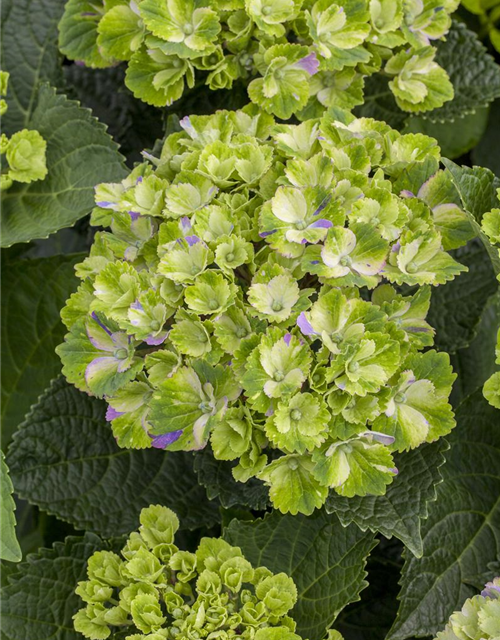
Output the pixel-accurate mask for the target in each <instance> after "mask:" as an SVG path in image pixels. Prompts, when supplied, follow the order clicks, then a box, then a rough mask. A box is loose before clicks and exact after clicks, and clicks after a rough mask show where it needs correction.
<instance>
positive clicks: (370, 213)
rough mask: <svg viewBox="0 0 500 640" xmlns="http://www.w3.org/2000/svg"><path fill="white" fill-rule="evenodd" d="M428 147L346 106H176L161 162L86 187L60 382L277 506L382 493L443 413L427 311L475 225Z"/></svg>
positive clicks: (443, 366) (137, 442) (450, 377)
mask: <svg viewBox="0 0 500 640" xmlns="http://www.w3.org/2000/svg"><path fill="white" fill-rule="evenodd" d="M252 6H254V5H252ZM263 6H264V5H263ZM266 6H267V5H266ZM255 7H257V8H258V7H260V5H257V4H255ZM283 7H284V8H283V11H285V10H288V9H287V8H289V9H290V10H292V5H291V4H287V3H285V4H284V5H283ZM257 8H256V9H255V10H256V11H257ZM259 11H260V9H259ZM263 15H267V14H265V13H264V14H263ZM266 24H267V23H266ZM269 24H275V23H273V22H270V23H269ZM276 24H277V23H276ZM439 157H440V156H439V148H438V147H437V145H436V142H435V141H434V140H432V138H428V137H427V136H423V135H420V134H419V135H418V136H415V135H414V134H408V135H401V134H399V133H397V132H396V131H393V130H392V129H390V128H389V127H388V126H387V125H385V124H383V123H379V122H376V121H373V120H369V119H355V118H353V117H352V116H350V115H349V114H347V113H346V112H340V111H339V112H337V113H336V115H332V114H330V115H325V116H324V117H323V118H321V119H319V120H311V121H307V122H305V123H303V124H300V125H276V124H275V123H274V120H273V118H272V117H271V116H269V115H268V114H266V113H264V112H262V111H259V110H258V109H257V108H256V107H255V106H254V105H251V106H249V107H247V108H245V109H243V110H242V111H236V112H219V113H216V114H215V115H213V116H192V117H190V118H188V119H184V121H183V122H182V130H181V131H179V132H176V133H173V134H171V135H170V136H169V137H168V138H167V140H166V141H165V143H164V146H163V149H162V152H161V155H160V157H159V158H155V159H153V162H145V163H143V164H142V165H140V166H138V167H136V168H135V169H134V170H133V171H132V172H131V173H130V175H129V176H128V177H127V178H126V179H125V180H124V181H123V182H122V183H120V184H104V185H99V186H98V187H97V189H96V204H97V207H96V209H95V210H94V213H93V217H92V220H93V223H94V224H96V225H98V226H101V227H104V229H103V230H100V231H98V232H97V234H96V236H95V242H94V245H93V247H92V249H91V252H90V255H89V257H88V258H86V259H85V260H84V261H83V262H82V263H81V264H79V265H77V267H76V270H77V274H78V275H79V276H80V277H81V279H82V284H81V286H80V288H79V289H78V291H77V292H76V293H75V294H74V295H73V296H72V297H71V298H70V300H69V301H68V303H67V306H66V308H65V309H64V311H63V314H62V316H63V320H64V322H65V323H66V326H67V328H68V334H67V336H66V339H65V342H64V343H63V344H62V345H61V346H60V347H59V348H58V352H59V354H60V356H61V359H62V361H63V365H64V369H63V371H64V373H65V375H66V377H67V378H68V380H69V381H70V382H71V383H73V384H74V385H76V386H77V387H78V388H79V389H81V390H82V391H84V392H86V393H90V394H93V395H96V396H98V397H104V398H105V399H106V401H107V402H108V404H109V411H108V419H109V421H110V422H111V428H112V429H113V432H114V435H115V437H116V439H117V441H118V443H119V444H120V446H124V447H132V448H144V447H156V448H163V449H166V450H172V451H175V450H188V451H189V450H193V451H199V450H201V449H204V448H205V447H211V448H212V450H213V453H214V455H215V457H216V458H217V459H219V460H224V461H231V464H232V466H233V469H232V470H233V475H234V478H235V479H236V480H238V481H241V482H246V481H247V480H248V479H249V478H251V477H258V478H260V479H261V480H262V481H263V482H265V483H266V484H267V485H268V486H269V493H270V498H271V500H272V502H273V504H274V506H275V507H276V508H278V509H280V510H282V511H283V512H288V511H289V512H291V513H298V512H302V513H311V511H312V510H313V509H315V508H317V507H320V506H321V505H322V504H323V503H324V501H325V500H326V497H327V495H328V492H329V491H330V490H332V491H336V492H337V493H339V494H341V495H345V496H354V495H367V494H372V495H379V494H383V493H384V492H385V490H386V487H387V485H388V484H389V483H391V482H392V481H393V479H394V478H395V477H396V474H397V469H396V468H395V464H394V460H393V453H394V452H396V451H397V452H405V451H407V450H409V449H413V448H415V447H418V446H419V445H421V444H422V443H424V442H432V441H434V440H436V439H438V438H439V437H441V436H444V435H446V434H447V433H449V432H450V431H451V429H452V428H453V426H454V424H455V423H454V417H453V412H452V410H451V407H450V405H449V403H448V397H449V394H450V391H451V386H452V384H453V381H454V378H455V375H454V374H453V372H452V370H451V367H450V363H449V358H448V356H447V355H446V354H444V353H437V352H436V351H434V350H432V349H429V348H430V347H432V344H433V336H434V331H433V329H432V327H431V326H430V325H429V324H428V323H427V321H426V314H427V312H428V309H429V304H430V295H431V289H432V287H434V286H436V285H439V284H443V283H445V282H446V281H448V280H451V279H453V278H454V277H455V276H456V275H457V274H459V273H460V272H462V271H464V267H463V266H462V265H460V264H459V263H458V262H456V261H455V260H454V258H452V256H451V255H450V254H449V253H447V251H446V250H445V248H444V247H445V243H447V244H446V247H447V248H450V246H453V247H456V246H459V245H460V244H464V243H465V242H466V241H467V239H468V238H469V237H471V235H472V231H471V229H470V227H469V228H468V227H466V226H465V222H466V221H467V219H466V218H465V222H464V215H465V214H464V212H463V211H461V210H460V208H459V207H458V206H457V205H456V203H455V200H456V198H455V195H454V193H453V186H452V185H451V183H450V184H448V183H447V182H446V177H445V174H444V172H442V171H441V170H440V169H439ZM448 205H450V206H449V207H448ZM443 207H448V208H447V214H446V215H447V220H446V234H447V235H446V239H445V238H444V236H443V233H442V231H441V229H442V228H443V227H442V223H443V218H442V208H443ZM455 230H458V231H457V232H456V233H455ZM401 285H410V286H411V287H412V292H411V294H409V293H403V290H402V288H401ZM423 349H426V351H425V352H422V350H423ZM166 455H168V453H167V454H166Z"/></svg>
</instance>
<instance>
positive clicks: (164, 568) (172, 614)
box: [73, 505, 300, 640]
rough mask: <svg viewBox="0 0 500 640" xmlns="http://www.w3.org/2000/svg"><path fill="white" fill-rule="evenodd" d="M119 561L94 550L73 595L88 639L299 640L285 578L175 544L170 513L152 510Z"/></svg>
mask: <svg viewBox="0 0 500 640" xmlns="http://www.w3.org/2000/svg"><path fill="white" fill-rule="evenodd" d="M140 522H141V526H140V527H139V530H138V531H134V532H133V533H132V534H131V535H130V536H129V538H128V540H127V542H126V544H125V546H124V547H123V549H122V550H121V555H118V554H116V553H114V552H112V551H98V552H96V553H94V554H93V555H92V556H91V557H90V558H89V561H88V565H87V576H88V580H84V581H82V582H80V583H79V584H78V587H77V589H76V593H77V594H78V595H79V596H80V598H81V599H82V600H83V602H84V603H85V606H84V607H83V608H82V609H80V610H79V611H78V613H76V615H75V616H74V618H73V619H74V625H75V629H76V630H77V631H78V632H80V633H82V634H83V635H84V636H85V637H86V638H91V639H92V640H105V639H106V638H108V637H110V636H111V633H112V632H118V631H122V632H123V633H124V634H125V636H124V637H125V640H141V639H142V638H148V640H174V639H176V640H196V639H197V638H208V639H213V640H216V639H221V640H230V639H231V638H241V639H242V640H244V639H246V640H300V637H299V636H298V635H297V634H296V633H294V631H295V622H294V620H293V619H292V618H291V617H290V616H289V615H288V613H289V611H290V610H291V609H292V607H293V606H294V604H295V603H296V601H297V588H296V586H295V583H294V581H293V580H292V578H290V577H289V576H287V575H286V574H285V573H277V574H273V573H272V572H271V571H269V569H267V568H266V567H252V565H251V564H250V562H248V560H246V559H245V557H244V556H243V554H242V552H241V549H239V548H238V547H233V546H231V545H230V544H228V543H227V542H225V541H224V540H222V539H221V538H202V539H201V541H200V544H199V546H198V548H197V549H196V551H195V553H191V552H190V551H184V550H180V549H179V548H178V547H177V546H176V545H175V533H176V531H177V529H178V528H179V520H178V518H177V516H176V514H175V513H174V512H173V511H171V510H170V509H167V507H164V506H160V505H155V506H151V507H148V508H145V509H143V510H142V511H141V515H140Z"/></svg>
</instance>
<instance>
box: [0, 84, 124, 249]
mask: <svg viewBox="0 0 500 640" xmlns="http://www.w3.org/2000/svg"><path fill="white" fill-rule="evenodd" d="M28 126H29V128H30V129H36V130H37V131H38V132H39V133H40V134H41V135H42V137H43V138H44V139H45V141H46V142H47V169H48V175H47V178H45V180H43V181H42V182H33V183H31V184H20V183H17V184H14V185H13V186H12V187H11V188H10V189H9V191H8V192H7V193H5V194H4V195H3V197H2V207H3V211H2V240H1V246H2V247H8V246H10V245H12V244H14V243H16V242H27V241H28V240H32V239H33V238H46V237H47V236H48V235H49V234H50V233H53V232H54V231H57V230H58V229H62V228H64V227H69V226H72V225H73V224H74V223H75V222H76V221H77V220H79V219H80V218H82V217H83V216H85V215H87V214H88V213H90V211H91V210H92V208H93V207H94V186H95V185H96V184H97V183H99V182H114V181H118V180H121V179H122V178H123V177H124V175H125V168H124V165H123V162H122V160H123V158H122V156H121V155H120V154H119V152H118V146H117V145H116V143H115V142H113V140H112V139H111V138H110V136H109V135H108V134H107V132H106V127H105V126H104V125H102V124H100V123H99V122H98V121H97V120H96V119H95V118H94V117H93V116H92V114H91V112H90V111H89V110H88V109H84V108H82V107H80V106H79V104H78V103H77V102H73V101H70V100H68V99H67V98H66V97H65V96H62V95H57V94H56V92H55V90H54V89H53V88H52V87H49V86H48V85H43V86H42V87H41V88H40V91H39V93H38V100H37V104H36V107H35V108H34V111H33V113H32V114H31V118H30V120H29V123H28Z"/></svg>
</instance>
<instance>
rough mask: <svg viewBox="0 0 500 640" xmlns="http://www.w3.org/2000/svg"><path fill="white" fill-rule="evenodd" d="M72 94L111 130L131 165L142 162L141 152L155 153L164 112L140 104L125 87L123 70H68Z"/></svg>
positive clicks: (69, 86) (160, 134)
mask: <svg viewBox="0 0 500 640" xmlns="http://www.w3.org/2000/svg"><path fill="white" fill-rule="evenodd" d="M64 77H65V79H66V82H67V84H68V88H69V90H70V91H71V93H72V94H74V96H75V97H76V98H77V99H78V100H79V101H80V102H81V104H82V105H83V106H85V107H89V108H90V109H92V113H93V114H94V115H95V116H96V118H99V120H100V121H101V122H103V123H105V124H106V125H108V127H109V133H110V135H111V136H112V137H113V139H114V140H115V141H116V142H117V143H118V144H119V145H120V150H121V152H122V153H123V155H124V156H126V158H127V161H128V162H129V163H131V162H132V163H133V162H140V161H141V160H142V157H141V155H140V154H141V151H143V149H151V148H152V147H153V145H154V143H155V141H156V139H157V138H161V137H162V136H163V117H164V116H163V112H162V110H161V109H157V108H155V107H151V106H149V105H148V104H146V103H145V102H142V100H136V99H135V98H134V96H133V94H132V92H131V91H129V90H128V89H127V87H126V86H125V70H124V67H123V66H118V67H110V68H109V69H90V68H88V67H82V66H80V65H77V64H72V65H68V66H65V67H64Z"/></svg>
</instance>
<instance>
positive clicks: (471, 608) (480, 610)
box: [436, 578, 500, 640]
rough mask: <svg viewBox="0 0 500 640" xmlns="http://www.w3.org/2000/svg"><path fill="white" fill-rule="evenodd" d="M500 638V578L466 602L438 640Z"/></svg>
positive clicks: (439, 634) (487, 639)
mask: <svg viewBox="0 0 500 640" xmlns="http://www.w3.org/2000/svg"><path fill="white" fill-rule="evenodd" d="M499 636H500V578H495V579H494V580H493V581H492V582H488V583H487V584H486V586H485V588H484V589H483V591H482V592H481V595H477V596H474V597H472V598H469V599H468V600H466V601H465V603H464V606H463V607H462V609H461V611H456V612H455V613H454V614H453V615H452V616H451V617H450V620H449V622H448V624H447V625H446V628H445V629H444V631H442V632H441V633H438V634H437V636H436V640H473V639H474V638H481V640H494V638H498V637H499Z"/></svg>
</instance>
